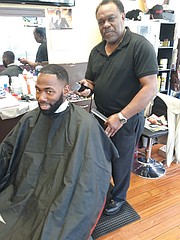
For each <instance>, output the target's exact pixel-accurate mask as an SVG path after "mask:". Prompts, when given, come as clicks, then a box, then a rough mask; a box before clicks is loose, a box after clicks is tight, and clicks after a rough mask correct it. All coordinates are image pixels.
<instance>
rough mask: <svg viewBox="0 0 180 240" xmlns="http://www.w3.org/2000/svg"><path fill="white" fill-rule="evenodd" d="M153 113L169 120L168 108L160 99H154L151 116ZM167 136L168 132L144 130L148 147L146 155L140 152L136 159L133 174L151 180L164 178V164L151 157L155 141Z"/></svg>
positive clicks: (143, 135)
mask: <svg viewBox="0 0 180 240" xmlns="http://www.w3.org/2000/svg"><path fill="white" fill-rule="evenodd" d="M153 113H154V114H156V115H157V116H162V115H164V116H165V117H166V119H167V106H166V104H165V103H164V102H163V101H162V100H161V99H160V98H159V97H156V98H155V99H154V103H153V106H152V112H151V114H153ZM167 134H168V130H160V131H156V132H152V131H150V130H148V129H146V128H144V130H143V133H142V137H144V138H147V140H148V141H147V147H146V149H145V154H144V153H141V152H139V154H138V156H137V157H136V158H135V159H134V163H133V167H132V172H133V173H135V174H137V175H138V176H140V177H143V178H149V179H154V178H159V177H162V176H163V175H164V174H165V173H166V170H165V168H164V166H163V164H162V163H161V162H159V161H157V160H155V159H153V158H152V157H151V151H152V146H153V140H154V139H158V138H159V137H162V136H166V135H167Z"/></svg>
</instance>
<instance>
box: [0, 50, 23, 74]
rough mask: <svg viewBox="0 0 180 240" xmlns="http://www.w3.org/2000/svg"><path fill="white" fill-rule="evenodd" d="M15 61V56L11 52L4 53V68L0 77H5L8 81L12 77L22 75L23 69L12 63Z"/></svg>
mask: <svg viewBox="0 0 180 240" xmlns="http://www.w3.org/2000/svg"><path fill="white" fill-rule="evenodd" d="M14 60H15V55H14V53H13V52H11V51H6V52H4V53H3V55H2V62H3V65H4V67H5V69H4V70H3V71H2V72H0V76H4V75H7V76H8V77H9V79H11V77H13V76H17V77H18V75H19V74H22V72H23V69H22V68H21V67H20V66H18V65H17V64H15V63H14Z"/></svg>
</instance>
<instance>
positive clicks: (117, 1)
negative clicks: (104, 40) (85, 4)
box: [96, 0, 124, 15]
mask: <svg viewBox="0 0 180 240" xmlns="http://www.w3.org/2000/svg"><path fill="white" fill-rule="evenodd" d="M108 3H114V4H115V5H116V6H117V8H118V9H119V11H120V13H124V5H123V4H122V2H121V1H120V0H102V2H100V4H99V5H98V6H97V8H96V15H97V12H98V10H99V8H100V7H101V6H102V5H105V4H108Z"/></svg>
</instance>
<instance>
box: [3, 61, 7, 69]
mask: <svg viewBox="0 0 180 240" xmlns="http://www.w3.org/2000/svg"><path fill="white" fill-rule="evenodd" d="M3 65H4V67H5V68H7V63H6V61H4V60H3Z"/></svg>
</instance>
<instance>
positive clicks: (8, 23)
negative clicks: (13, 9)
mask: <svg viewBox="0 0 180 240" xmlns="http://www.w3.org/2000/svg"><path fill="white" fill-rule="evenodd" d="M37 26H40V27H44V26H45V18H44V17H19V16H17V17H13V16H12V17H11V16H8V17H5V16H3V17H0V28H1V33H3V34H1V38H0V65H2V55H3V52H5V51H12V52H14V54H15V62H18V58H23V57H24V58H28V59H29V60H32V61H35V58H36V52H37V49H38V47H39V44H38V43H37V42H36V41H35V39H34V35H33V30H34V28H35V27H37Z"/></svg>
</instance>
